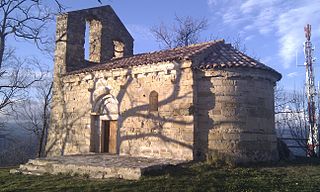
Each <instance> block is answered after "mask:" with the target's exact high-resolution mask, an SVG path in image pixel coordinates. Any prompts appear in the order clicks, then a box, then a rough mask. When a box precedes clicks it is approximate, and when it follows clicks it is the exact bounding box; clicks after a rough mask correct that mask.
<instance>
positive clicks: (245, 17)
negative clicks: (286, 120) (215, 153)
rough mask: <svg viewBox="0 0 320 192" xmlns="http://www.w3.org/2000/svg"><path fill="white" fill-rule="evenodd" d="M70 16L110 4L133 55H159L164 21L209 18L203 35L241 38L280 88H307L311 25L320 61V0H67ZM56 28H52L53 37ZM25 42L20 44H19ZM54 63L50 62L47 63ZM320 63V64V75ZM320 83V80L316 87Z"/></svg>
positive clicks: (24, 50)
mask: <svg viewBox="0 0 320 192" xmlns="http://www.w3.org/2000/svg"><path fill="white" fill-rule="evenodd" d="M63 3H64V4H65V5H66V7H68V8H67V11H70V10H78V9H85V8H90V7H96V6H101V5H111V6H112V7H113V9H114V10H115V12H116V13H117V15H118V16H119V18H120V19H121V20H122V22H123V23H124V25H125V26H126V27H127V29H128V30H129V32H130V33H131V35H132V36H133V38H134V40H135V41H134V52H135V53H142V52H150V51H156V50H159V49H160V47H159V44H158V42H156V39H155V38H154V37H153V35H152V33H151V32H150V28H151V27H153V26H155V25H159V24H160V23H161V22H163V23H165V24H168V25H170V24H171V23H172V22H173V20H174V18H175V15H178V16H192V17H194V18H198V19H201V18H207V19H208V24H209V26H208V28H207V29H206V31H204V32H203V33H202V34H201V36H202V39H208V38H210V37H217V38H224V39H225V40H226V41H227V42H228V41H229V42H232V41H233V39H236V38H238V37H239V38H240V39H241V42H242V43H243V44H244V45H245V46H246V48H247V52H246V53H247V54H248V55H249V56H254V57H255V58H257V59H259V60H260V61H261V62H263V63H264V64H266V65H268V66H270V67H272V68H274V69H276V70H277V71H278V72H280V73H281V74H282V76H283V78H282V80H281V81H280V82H279V85H280V86H282V87H284V88H286V89H291V90H292V89H297V88H298V89H299V88H302V86H303V83H304V80H305V67H304V66H303V63H304V55H303V43H304V41H305V36H304V26H305V25H306V24H311V25H312V36H311V41H312V43H313V45H314V46H315V52H314V56H315V58H317V57H318V58H320V56H319V54H320V49H319V50H318V49H317V47H318V45H319V47H320V0H307V1H306V0H161V1H150V0H134V1H132V0H130V1H129V0H127V1H124V0H122V1H121V0H102V4H100V3H98V2H97V1H96V0H77V1H75V0H63ZM54 30H55V26H54V24H52V26H51V27H50V28H49V29H48V33H52V34H54ZM20 43H21V42H20ZM18 52H19V53H20V54H21V55H30V54H35V55H38V56H40V55H41V53H39V52H37V50H36V48H34V46H32V45H30V44H29V45H24V46H19V49H18ZM48 62H49V63H50V62H51V61H48ZM319 64H320V61H319V60H318V61H317V60H316V63H315V70H316V75H317V74H319V75H320V73H319V71H320V70H319V67H318V65H319ZM318 80H320V78H316V82H317V81H318Z"/></svg>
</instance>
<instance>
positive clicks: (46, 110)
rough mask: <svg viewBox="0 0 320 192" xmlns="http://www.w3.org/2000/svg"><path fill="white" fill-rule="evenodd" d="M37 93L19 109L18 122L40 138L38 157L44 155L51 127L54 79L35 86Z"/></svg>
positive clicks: (34, 92)
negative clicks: (50, 117)
mask: <svg viewBox="0 0 320 192" xmlns="http://www.w3.org/2000/svg"><path fill="white" fill-rule="evenodd" d="M33 89H34V91H33V92H32V93H33V94H35V95H30V96H29V99H27V100H25V101H24V102H23V103H22V104H21V106H20V107H19V111H17V123H18V124H19V126H20V127H22V128H24V129H25V130H26V131H28V132H31V133H33V134H34V135H35V136H36V138H37V140H38V152H37V155H38V157H41V156H44V155H45V152H44V149H45V145H46V141H47V131H48V127H49V116H50V104H51V91H52V79H51V78H49V79H46V80H43V81H41V82H38V83H37V84H36V85H35V86H33Z"/></svg>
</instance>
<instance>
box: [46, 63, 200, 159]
mask: <svg viewBox="0 0 320 192" xmlns="http://www.w3.org/2000/svg"><path fill="white" fill-rule="evenodd" d="M190 65H191V63H190V62H187V61H185V62H181V63H180V62H165V63H158V64H152V65H145V66H137V67H133V68H131V69H114V70H111V71H94V72H92V73H81V74H75V75H67V76H63V77H61V78H60V81H59V79H58V78H57V79H55V80H56V81H55V87H56V90H55V92H54V97H53V108H52V116H51V117H52V122H51V127H50V132H49V142H48V145H47V149H49V151H50V152H49V156H54V155H66V154H77V153H89V152H90V145H92V142H93V140H92V138H91V137H92V135H93V134H92V130H93V129H92V123H91V119H92V113H91V112H92V106H93V105H94V102H95V100H96V99H97V98H98V97H99V95H101V94H102V93H103V90H105V87H108V89H109V90H110V95H113V96H114V97H115V98H116V99H117V100H118V102H119V116H118V119H117V121H118V129H119V133H118V153H119V154H121V155H131V156H144V157H162V158H172V159H188V160H191V159H193V150H192V147H193V140H194V138H193V127H194V121H193V77H192V71H191V69H190ZM151 91H156V92H157V93H158V99H159V102H158V106H159V107H158V111H152V112H150V111H149V94H150V92H151Z"/></svg>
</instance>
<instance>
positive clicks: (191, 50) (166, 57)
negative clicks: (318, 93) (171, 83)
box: [68, 40, 281, 79]
mask: <svg viewBox="0 0 320 192" xmlns="http://www.w3.org/2000/svg"><path fill="white" fill-rule="evenodd" d="M207 49H210V50H209V53H210V54H208V55H207V57H206V58H205V59H204V60H203V61H202V62H200V63H199V64H198V65H197V66H193V67H194V68H197V69H204V70H205V69H216V68H232V67H249V68H258V69H263V70H268V71H271V72H274V73H276V74H277V75H278V76H279V79H280V78H281V74H280V73H278V72H277V71H275V70H274V69H272V68H270V67H268V66H266V65H264V64H262V63H260V62H259V61H257V60H254V59H253V58H251V57H249V56H247V55H245V54H243V53H241V52H240V51H238V50H236V49H234V48H233V47H232V46H231V45H230V44H225V43H224V40H217V41H211V42H206V43H200V44H194V45H190V46H186V47H179V48H175V49H168V50H163V51H157V52H151V53H142V54H137V55H134V56H131V57H125V58H118V59H113V60H111V61H109V62H107V63H103V64H89V67H86V68H83V69H80V70H76V71H72V72H69V73H68V74H76V73H81V72H90V71H97V70H110V69H116V68H129V67H132V66H139V65H146V64H152V63H158V62H164V61H174V60H181V59H192V58H193V57H196V56H197V55H198V54H199V53H202V52H203V51H205V50H207Z"/></svg>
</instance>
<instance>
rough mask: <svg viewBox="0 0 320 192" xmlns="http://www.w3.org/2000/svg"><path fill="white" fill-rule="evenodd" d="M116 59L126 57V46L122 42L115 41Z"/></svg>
mask: <svg viewBox="0 0 320 192" xmlns="http://www.w3.org/2000/svg"><path fill="white" fill-rule="evenodd" d="M113 46H114V58H120V57H123V55H124V44H123V43H122V42H121V41H113Z"/></svg>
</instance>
